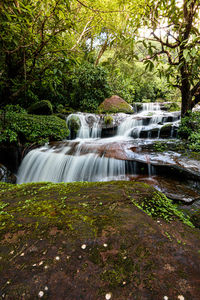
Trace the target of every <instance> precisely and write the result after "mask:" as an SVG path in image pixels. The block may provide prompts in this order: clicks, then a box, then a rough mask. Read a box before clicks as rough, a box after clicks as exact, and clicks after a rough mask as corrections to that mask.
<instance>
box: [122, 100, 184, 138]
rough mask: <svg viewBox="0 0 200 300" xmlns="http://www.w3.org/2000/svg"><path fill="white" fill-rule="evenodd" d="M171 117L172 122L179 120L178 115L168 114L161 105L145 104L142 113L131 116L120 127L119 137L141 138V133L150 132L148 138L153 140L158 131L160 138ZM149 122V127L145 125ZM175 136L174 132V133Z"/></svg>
mask: <svg viewBox="0 0 200 300" xmlns="http://www.w3.org/2000/svg"><path fill="white" fill-rule="evenodd" d="M169 117H171V119H172V122H175V121H177V120H178V118H179V115H178V114H177V113H171V114H170V113H166V112H163V111H162V110H161V109H160V105H159V103H143V110H142V111H141V112H140V113H137V114H134V115H131V116H129V117H127V118H126V119H125V121H124V122H122V123H121V125H120V126H119V127H118V131H117V135H119V136H131V137H133V138H140V134H141V132H142V131H143V132H148V134H147V137H148V138H151V133H152V131H153V130H155V129H157V132H158V135H157V137H158V138H159V137H160V131H161V128H162V127H163V126H164V125H166V124H171V123H172V122H167V119H168V118H169ZM147 120H148V125H145V123H146V122H147ZM172 134H173V132H172Z"/></svg>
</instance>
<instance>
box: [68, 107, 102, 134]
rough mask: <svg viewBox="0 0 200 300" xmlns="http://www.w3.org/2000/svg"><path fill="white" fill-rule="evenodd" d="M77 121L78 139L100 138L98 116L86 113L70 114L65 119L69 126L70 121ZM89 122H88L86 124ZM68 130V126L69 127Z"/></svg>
mask: <svg viewBox="0 0 200 300" xmlns="http://www.w3.org/2000/svg"><path fill="white" fill-rule="evenodd" d="M77 119H78V120H79V122H80V128H79V130H78V131H77V133H76V137H77V138H80V139H89V138H93V139H94V138H100V137H101V127H100V126H99V116H97V115H96V116H95V115H94V114H86V113H76V114H70V115H69V116H68V117H67V120H66V122H67V124H68V125H69V124H70V120H74V121H75V122H77ZM88 121H89V122H88ZM69 128H70V126H69Z"/></svg>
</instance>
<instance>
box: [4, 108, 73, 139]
mask: <svg viewBox="0 0 200 300" xmlns="http://www.w3.org/2000/svg"><path fill="white" fill-rule="evenodd" d="M0 133H1V134H0V142H4V143H7V142H8V143H15V144H32V143H35V144H44V143H45V142H48V141H52V140H63V139H65V138H67V136H68V135H69V130H68V128H67V125H66V122H65V121H64V120H61V119H60V118H58V117H56V116H36V115H29V114H27V113H26V112H20V113H19V112H14V111H12V110H11V109H8V110H7V112H5V111H0Z"/></svg>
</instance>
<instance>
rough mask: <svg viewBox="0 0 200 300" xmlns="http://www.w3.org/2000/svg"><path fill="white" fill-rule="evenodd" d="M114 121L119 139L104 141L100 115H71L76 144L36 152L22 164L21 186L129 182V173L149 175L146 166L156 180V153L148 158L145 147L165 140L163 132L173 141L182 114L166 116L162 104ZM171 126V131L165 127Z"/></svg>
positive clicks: (55, 145) (145, 106) (59, 144)
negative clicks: (83, 182) (147, 144)
mask: <svg viewBox="0 0 200 300" xmlns="http://www.w3.org/2000/svg"><path fill="white" fill-rule="evenodd" d="M113 118H114V119H113V120H114V121H113V124H115V126H117V125H118V124H120V125H119V126H118V130H117V134H116V136H115V137H113V138H104V139H103V138H100V137H101V127H102V124H103V122H104V121H103V118H101V117H100V116H99V115H95V114H89V113H74V114H71V115H69V116H68V117H67V120H66V122H67V124H68V125H69V127H70V126H71V127H72V128H71V132H72V131H73V130H74V132H75V133H76V135H75V134H74V136H73V137H74V138H75V139H74V140H72V139H71V140H68V141H63V142H55V143H51V144H50V145H46V146H44V147H41V148H38V149H34V150H32V151H30V152H29V153H28V154H27V155H26V156H25V158H24V159H23V161H22V163H21V165H20V168H19V170H18V174H17V183H23V182H38V181H51V182H63V181H64V182H73V181H105V180H111V179H119V178H121V179H122V178H127V175H128V174H129V175H131V174H135V175H136V174H141V173H142V174H143V172H144V170H145V169H144V165H145V164H146V166H147V168H146V172H148V174H149V176H150V177H151V176H153V175H154V174H155V170H154V167H153V164H152V163H151V162H153V160H152V154H151V153H150V154H148V155H149V156H148V158H145V157H146V154H145V153H144V154H142V153H141V152H140V144H142V145H145V143H146V142H147V143H152V142H151V140H152V139H158V138H160V135H161V136H162V131H163V130H164V135H165V136H166V137H168V138H173V137H174V136H175V134H176V132H177V127H178V123H179V121H178V120H179V118H180V113H178V112H174V113H171V112H165V111H162V110H161V109H160V105H159V103H144V104H143V110H142V111H141V112H139V113H135V114H132V115H125V114H121V115H117V116H113ZM165 125H167V127H166V128H163V127H164V126H165ZM73 126H74V127H73ZM162 129H163V130H162ZM141 137H142V139H141ZM135 139H136V140H135ZM134 140H135V144H134ZM132 148H133V151H132ZM134 149H136V150H134ZM134 151H135V152H134ZM142 164H143V165H142Z"/></svg>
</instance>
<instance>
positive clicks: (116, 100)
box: [98, 95, 133, 114]
mask: <svg viewBox="0 0 200 300" xmlns="http://www.w3.org/2000/svg"><path fill="white" fill-rule="evenodd" d="M98 110H99V111H100V112H103V113H119V112H122V113H128V114H131V113H133V109H132V107H131V106H130V105H129V104H128V103H127V102H126V101H125V100H123V99H122V98H120V97H119V96H117V95H114V96H112V97H110V98H106V99H105V100H104V101H103V102H102V103H101V104H100V105H99V108H98Z"/></svg>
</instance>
